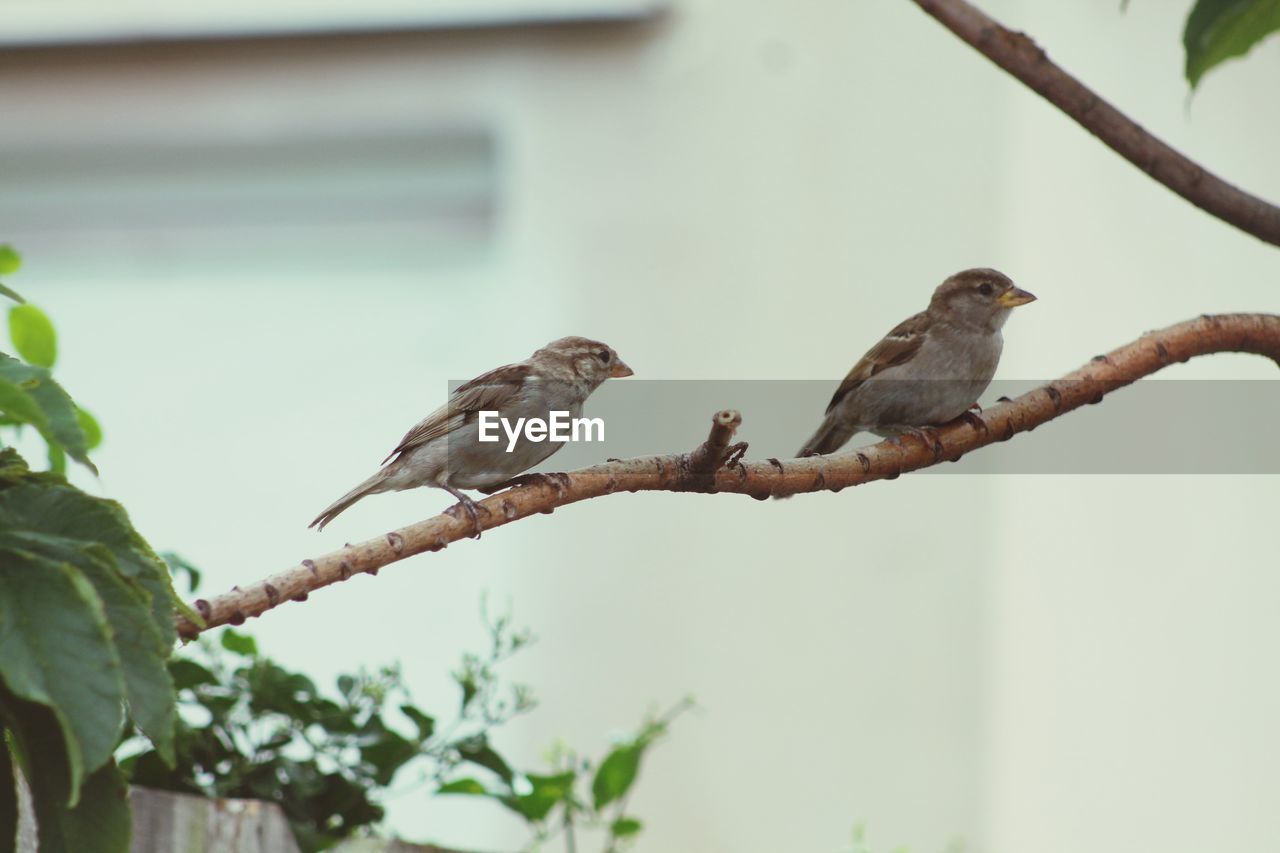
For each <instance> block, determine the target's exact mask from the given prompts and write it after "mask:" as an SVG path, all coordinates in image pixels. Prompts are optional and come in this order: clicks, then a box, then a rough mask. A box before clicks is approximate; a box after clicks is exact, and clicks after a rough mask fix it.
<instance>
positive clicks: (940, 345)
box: [799, 268, 1035, 456]
mask: <svg viewBox="0 0 1280 853" xmlns="http://www.w3.org/2000/svg"><path fill="white" fill-rule="evenodd" d="M1034 299H1035V297H1034V296H1032V295H1031V294H1030V293H1027V292H1026V291H1025V290H1021V289H1019V288H1017V287H1015V286H1014V284H1013V282H1012V281H1010V280H1009V277H1008V276H1006V275H1004V274H1003V273H999V272H996V271H995V270H993V269H986V268H980V269H971V270H965V271H964V272H959V273H956V274H955V275H953V276H951V277H950V278H948V279H947V280H946V281H944V282H943V283H942V284H940V285H938V289H937V290H935V291H934V292H933V298H932V299H931V300H930V301H929V307H928V309H926V310H925V311H923V312H921V313H919V314H916V315H915V316H913V317H909V318H907V319H906V320H904V321H903V322H902V323H899V324H898V325H897V326H895V327H894V329H893V331H891V332H889V334H887V335H885V336H884V338H883V339H882V340H881V341H880V342H879V343H878V344H876V345H875V346H873V347H872V348H871V349H870V350H869V351H868V352H867V354H866V355H864V356H863V357H862V359H861V360H860V361H859V362H858V363H857V364H855V365H854V366H853V370H850V371H849V375H848V376H846V377H845V378H844V382H842V383H840V387H839V388H837V389H836V393H835V396H833V397H832V398H831V403H830V405H828V406H827V415H826V417H825V418H824V419H823V421H822V425H821V426H819V427H818V431H817V432H815V433H814V434H813V437H812V438H810V439H809V440H808V441H807V442H805V444H804V447H802V448H800V453H799V455H800V456H813V455H815V454H821V453H831V452H833V451H835V450H838V449H839V448H840V447H841V446H843V445H844V443H845V442H847V441H848V440H849V439H850V438H851V437H852V436H853V435H854V434H855V433H858V432H872V433H875V434H876V435H878V436H881V437H882V438H883V437H890V436H899V435H903V434H915V435H919V434H920V433H921V431H922V430H921V427H928V426H935V425H938V424H944V423H946V422H947V421H950V420H954V419H955V418H958V417H960V416H961V415H963V414H964V413H965V412H966V411H968V409H969V408H970V407H971V406H973V405H974V404H975V403H976V402H977V400H978V397H979V396H981V395H982V392H983V391H985V390H986V389H987V385H989V384H990V383H991V378H992V377H993V376H995V373H996V365H997V364H998V363H999V362H1000V350H1001V348H1002V347H1003V346H1004V340H1003V338H1002V337H1001V335H1000V327H1001V326H1003V325H1004V322H1005V320H1007V319H1009V312H1010V311H1011V310H1012V309H1013V308H1016V307H1017V306H1019V305H1025V304H1026V303H1028V302H1031V301H1033V300H1034Z"/></svg>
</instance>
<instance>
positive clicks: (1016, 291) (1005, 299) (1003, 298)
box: [996, 287, 1036, 308]
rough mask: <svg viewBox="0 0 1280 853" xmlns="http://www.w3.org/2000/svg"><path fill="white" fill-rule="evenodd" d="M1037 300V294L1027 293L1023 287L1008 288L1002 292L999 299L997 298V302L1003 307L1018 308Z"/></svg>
mask: <svg viewBox="0 0 1280 853" xmlns="http://www.w3.org/2000/svg"><path fill="white" fill-rule="evenodd" d="M1035 301H1036V297H1035V294H1034V293H1027V292H1026V291H1025V290H1023V289H1022V288H1021V287H1015V288H1012V289H1010V290H1006V291H1005V292H1004V293H1002V294H1000V296H999V298H998V299H996V302H997V303H999V305H1000V307H1001V308H1017V307H1018V306H1019V305H1026V304H1027V303H1028V302H1035Z"/></svg>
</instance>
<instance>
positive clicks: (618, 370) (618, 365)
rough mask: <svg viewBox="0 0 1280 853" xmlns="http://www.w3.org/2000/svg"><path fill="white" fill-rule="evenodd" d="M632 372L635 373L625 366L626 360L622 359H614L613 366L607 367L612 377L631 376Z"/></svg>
mask: <svg viewBox="0 0 1280 853" xmlns="http://www.w3.org/2000/svg"><path fill="white" fill-rule="evenodd" d="M633 374H635V371H634V370H632V369H631V368H630V367H627V364H626V362H624V361H623V360H622V359H618V360H617V361H615V362H614V363H613V367H611V368H609V376H610V377H612V378H613V379H621V378H623V377H624V376H632V375H633Z"/></svg>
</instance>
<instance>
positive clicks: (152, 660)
mask: <svg viewBox="0 0 1280 853" xmlns="http://www.w3.org/2000/svg"><path fill="white" fill-rule="evenodd" d="M3 550H9V551H10V552H12V553H22V554H28V555H34V556H38V557H40V558H43V559H45V560H48V561H49V562H50V563H51V564H56V563H62V564H64V565H68V566H74V567H75V568H76V569H79V570H80V571H81V572H83V574H84V576H85V577H87V578H88V579H89V581H90V582H91V583H92V584H93V587H94V590H95V591H96V592H97V594H98V597H99V599H100V600H101V601H102V603H103V606H104V608H105V613H106V617H107V622H108V624H109V625H110V629H111V634H112V637H113V639H114V641H115V650H116V652H117V654H118V655H119V658H120V661H121V665H122V673H123V676H124V683H125V693H126V696H127V697H128V702H129V712H130V715H131V716H132V717H133V720H134V722H135V723H136V724H137V726H138V728H139V729H141V730H142V731H143V733H144V734H146V735H147V737H149V738H150V739H151V741H152V743H154V744H155V746H156V749H157V751H158V752H159V753H160V755H161V756H162V757H163V758H164V759H165V760H166V761H168V762H170V763H172V762H173V725H174V721H175V719H176V713H177V712H176V709H175V707H174V702H173V682H172V681H171V680H170V678H169V671H168V669H167V668H166V667H165V659H166V658H167V657H168V656H169V645H168V644H167V643H166V642H165V639H164V636H163V634H162V633H161V631H160V628H159V627H158V626H157V625H156V623H155V622H154V621H153V620H152V617H151V594H150V593H149V592H147V591H146V589H144V588H143V587H142V585H141V584H140V583H139V582H138V581H137V579H136V578H133V577H129V576H127V575H125V574H123V573H122V572H121V571H120V569H119V567H118V566H117V564H116V559H115V555H114V554H113V553H112V552H111V550H110V549H109V548H107V547H106V546H104V545H100V544H97V543H83V542H76V541H74V540H70V539H67V538H65V537H59V536H52V535H49V534H43V533H37V532H35V531H30V530H13V531H6V530H3V529H0V551H3Z"/></svg>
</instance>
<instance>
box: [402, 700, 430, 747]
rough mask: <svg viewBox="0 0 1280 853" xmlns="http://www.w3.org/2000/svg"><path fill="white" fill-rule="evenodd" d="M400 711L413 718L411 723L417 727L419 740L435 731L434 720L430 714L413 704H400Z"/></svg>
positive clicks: (424, 738)
mask: <svg viewBox="0 0 1280 853" xmlns="http://www.w3.org/2000/svg"><path fill="white" fill-rule="evenodd" d="M400 712H401V713H402V714H404V715H405V716H406V717H408V718H409V719H411V720H413V724H414V725H415V726H417V727H418V739H419V740H426V739H427V738H429V737H431V735H432V733H433V732H435V730H436V720H435V718H434V717H432V716H431V715H429V714H424V713H422V711H420V710H418V709H417V708H415V707H414V706H413V705H401V706H400Z"/></svg>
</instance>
